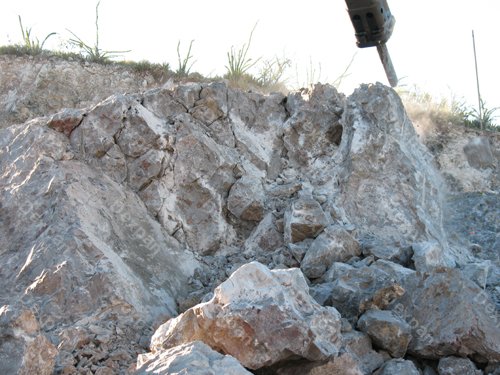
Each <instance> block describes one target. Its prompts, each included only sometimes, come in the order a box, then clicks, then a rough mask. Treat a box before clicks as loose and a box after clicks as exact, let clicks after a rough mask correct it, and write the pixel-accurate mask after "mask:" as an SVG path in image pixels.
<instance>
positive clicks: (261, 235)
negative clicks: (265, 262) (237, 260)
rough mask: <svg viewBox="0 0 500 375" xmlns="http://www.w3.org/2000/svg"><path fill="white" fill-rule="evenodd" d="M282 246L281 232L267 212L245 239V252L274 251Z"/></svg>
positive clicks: (271, 215) (272, 216) (270, 214)
mask: <svg viewBox="0 0 500 375" xmlns="http://www.w3.org/2000/svg"><path fill="white" fill-rule="evenodd" d="M281 246H283V233H280V232H279V231H278V228H277V225H276V220H275V218H274V215H273V214H272V213H268V214H266V215H265V216H264V218H263V219H262V220H261V221H260V223H259V224H258V225H257V227H255V229H254V230H253V231H252V233H251V234H250V236H248V238H247V239H246V241H245V244H244V249H245V252H249V253H260V252H268V251H274V250H276V249H278V248H279V247H281Z"/></svg>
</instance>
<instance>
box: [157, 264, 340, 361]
mask: <svg viewBox="0 0 500 375" xmlns="http://www.w3.org/2000/svg"><path fill="white" fill-rule="evenodd" d="M340 326H341V324H340V314H339V313H338V312H337V310H335V309H334V308H331V307H321V306H320V305H319V304H317V303H316V302H315V301H314V300H313V299H312V298H311V297H310V296H309V293H308V287H307V283H306V280H305V278H304V276H303V275H302V273H301V272H300V270H298V269H288V270H274V271H270V270H269V269H268V268H267V267H265V266H263V265H262V264H260V263H258V262H252V263H248V264H246V265H244V266H242V267H240V268H239V269H238V270H237V271H236V272H235V273H233V274H232V275H231V277H230V278H229V279H228V280H226V281H225V282H223V283H222V284H221V285H220V286H218V287H217V288H216V289H215V292H214V297H213V298H212V299H211V300H210V301H209V302H206V303H202V304H199V305H197V306H195V307H193V308H191V309H189V310H187V311H186V312H185V313H183V314H182V315H180V316H178V317H177V318H175V319H171V320H169V321H167V322H166V323H165V324H163V325H162V326H160V328H158V330H157V331H156V333H155V334H154V336H153V338H152V342H151V347H152V351H153V353H154V354H155V353H157V352H158V351H160V350H164V349H169V348H172V347H174V346H176V345H181V344H184V343H187V342H190V341H194V340H200V341H203V342H205V343H206V344H207V345H209V346H210V347H211V348H213V349H214V350H217V351H219V352H222V353H225V354H229V355H232V356H233V357H235V358H236V359H238V360H239V361H240V362H241V364H243V365H244V366H245V367H247V368H250V369H258V368H261V367H264V366H271V365H273V364H275V363H277V362H280V361H282V360H285V359H287V358H290V357H303V358H306V359H308V360H313V361H317V360H326V359H327V358H329V357H331V356H335V355H337V354H338V353H339V349H340V346H341V334H340Z"/></svg>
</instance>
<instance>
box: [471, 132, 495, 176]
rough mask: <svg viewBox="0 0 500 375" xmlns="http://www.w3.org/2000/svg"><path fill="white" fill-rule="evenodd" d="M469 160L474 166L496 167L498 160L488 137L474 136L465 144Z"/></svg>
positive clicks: (481, 167) (477, 167)
mask: <svg viewBox="0 0 500 375" xmlns="http://www.w3.org/2000/svg"><path fill="white" fill-rule="evenodd" d="M464 153H465V155H466V157H467V162H468V163H469V165H470V166H471V167H472V168H476V169H485V168H495V166H497V164H498V160H497V158H496V157H495V155H493V152H492V149H491V145H490V142H489V139H488V138H487V137H474V138H472V139H471V140H470V141H469V143H468V144H467V145H465V146H464Z"/></svg>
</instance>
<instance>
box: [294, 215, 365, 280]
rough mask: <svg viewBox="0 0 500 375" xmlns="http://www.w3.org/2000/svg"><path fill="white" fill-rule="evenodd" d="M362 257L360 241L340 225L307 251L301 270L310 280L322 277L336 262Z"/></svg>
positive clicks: (326, 232)
mask: <svg viewBox="0 0 500 375" xmlns="http://www.w3.org/2000/svg"><path fill="white" fill-rule="evenodd" d="M358 255H361V249H360V246H359V243H358V241H356V239H355V238H354V237H352V235H351V234H350V233H349V232H348V231H346V230H345V229H344V228H342V227H341V226H339V225H332V226H328V227H326V228H325V230H324V231H323V232H322V233H321V234H320V235H319V236H318V237H316V239H315V240H314V242H313V243H312V244H311V246H310V247H309V249H308V250H307V253H306V255H305V256H304V259H303V260H302V262H301V264H300V269H301V270H302V272H303V273H304V275H306V276H307V277H308V278H310V279H316V278H319V277H321V276H322V275H323V274H324V273H325V272H326V270H327V269H328V268H330V266H331V265H332V264H333V263H334V262H345V261H347V260H348V259H350V258H352V257H353V256H358Z"/></svg>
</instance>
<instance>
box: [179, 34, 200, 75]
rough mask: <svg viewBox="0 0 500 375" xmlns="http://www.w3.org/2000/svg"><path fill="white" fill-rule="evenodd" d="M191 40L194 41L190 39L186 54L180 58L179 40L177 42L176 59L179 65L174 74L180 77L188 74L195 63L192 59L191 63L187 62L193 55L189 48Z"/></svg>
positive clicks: (191, 44)
mask: <svg viewBox="0 0 500 375" xmlns="http://www.w3.org/2000/svg"><path fill="white" fill-rule="evenodd" d="M193 42H194V40H192V41H191V42H190V43H189V48H188V51H187V54H186V56H184V58H181V53H180V46H181V42H180V41H179V43H177V59H178V61H179V67H178V68H177V70H176V71H175V74H176V75H178V76H180V77H185V76H188V75H189V72H190V71H191V68H192V67H193V65H194V63H195V61H193V62H192V63H189V61H190V60H191V59H192V58H193V55H191V48H192V47H193Z"/></svg>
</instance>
